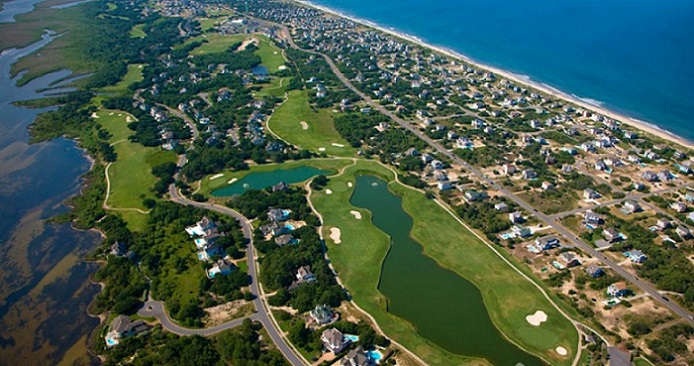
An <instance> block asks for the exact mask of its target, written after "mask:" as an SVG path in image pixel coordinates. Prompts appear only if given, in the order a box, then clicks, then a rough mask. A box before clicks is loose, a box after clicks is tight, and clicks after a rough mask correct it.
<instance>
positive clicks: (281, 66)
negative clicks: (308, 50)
mask: <svg viewBox="0 0 694 366" xmlns="http://www.w3.org/2000/svg"><path fill="white" fill-rule="evenodd" d="M277 69H278V70H286V69H287V66H284V65H280V66H279V67H278V68H277Z"/></svg>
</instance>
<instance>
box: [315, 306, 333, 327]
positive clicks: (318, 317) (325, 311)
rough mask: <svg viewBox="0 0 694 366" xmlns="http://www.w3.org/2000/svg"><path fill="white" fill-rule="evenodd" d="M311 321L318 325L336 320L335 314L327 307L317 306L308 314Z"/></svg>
mask: <svg viewBox="0 0 694 366" xmlns="http://www.w3.org/2000/svg"><path fill="white" fill-rule="evenodd" d="M309 315H310V316H311V319H313V321H315V322H316V323H318V324H328V323H330V322H332V321H333V320H335V319H337V314H335V313H334V312H333V309H331V308H330V306H328V305H325V304H323V305H318V306H316V308H315V309H313V310H311V312H310V313H309Z"/></svg>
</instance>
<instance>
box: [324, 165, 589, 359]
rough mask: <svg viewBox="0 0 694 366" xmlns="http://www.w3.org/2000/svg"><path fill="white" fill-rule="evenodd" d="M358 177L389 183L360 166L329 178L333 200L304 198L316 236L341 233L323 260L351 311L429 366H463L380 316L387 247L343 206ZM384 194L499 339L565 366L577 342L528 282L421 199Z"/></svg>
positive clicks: (376, 169)
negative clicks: (473, 296) (316, 221)
mask: <svg viewBox="0 0 694 366" xmlns="http://www.w3.org/2000/svg"><path fill="white" fill-rule="evenodd" d="M366 171H368V172H369V173H376V174H377V175H379V176H381V177H384V178H390V179H389V180H392V176H393V174H392V172H390V171H388V170H387V169H385V168H384V167H382V166H380V165H379V164H377V163H375V162H368V161H360V162H359V163H358V164H357V165H356V166H354V167H349V168H347V169H346V170H345V172H344V174H342V175H340V176H338V177H333V178H331V182H330V183H329V184H328V186H327V188H329V189H330V190H331V191H332V192H333V193H332V194H331V195H326V194H325V191H322V192H314V193H313V194H312V195H311V201H312V202H313V204H314V205H315V207H316V209H317V210H318V211H319V212H320V213H321V214H322V215H323V221H324V226H323V228H324V229H323V230H324V233H323V234H324V236H326V237H327V236H328V234H329V231H328V230H329V228H330V227H334V226H336V227H340V229H341V231H342V235H341V241H342V244H339V245H335V244H333V243H332V241H331V240H328V256H329V257H330V259H331V261H332V263H333V265H334V266H335V269H336V270H337V272H338V274H339V276H340V278H341V279H342V281H343V282H344V283H345V285H346V287H347V289H348V290H349V291H350V293H351V294H352V296H353V297H354V299H355V301H356V302H357V303H358V304H359V306H361V307H362V308H364V309H365V310H366V311H368V312H369V313H370V314H371V315H373V316H374V317H375V318H376V319H377V321H378V323H379V325H380V326H381V327H382V328H383V330H384V331H385V332H386V333H387V334H388V335H389V336H390V337H392V338H393V339H395V340H397V341H398V342H400V343H402V344H403V345H404V346H405V347H407V348H409V349H410V350H412V351H413V352H415V353H416V354H418V355H419V356H420V357H422V358H423V359H424V360H425V361H427V362H429V363H432V364H460V363H464V362H469V361H470V360H468V359H465V358H463V357H461V356H458V355H454V354H451V353H449V352H447V351H444V350H443V349H441V348H439V347H437V346H435V345H433V344H431V343H429V342H428V341H427V340H426V339H423V338H422V337H420V336H419V335H418V334H417V333H416V332H415V331H414V330H413V329H412V327H411V326H410V325H409V324H408V323H406V322H405V321H404V320H402V319H399V318H397V317H395V316H393V315H391V314H389V313H388V312H387V311H386V307H385V304H386V299H385V297H384V296H383V295H382V294H381V293H380V292H379V291H378V290H377V284H378V279H379V276H380V268H381V262H382V260H383V258H385V255H386V251H387V249H388V246H389V239H388V238H387V237H386V235H385V234H384V233H382V232H381V231H380V230H378V229H377V228H376V227H375V226H374V225H373V224H371V222H370V213H369V212H365V210H363V209H357V210H358V211H360V212H362V216H363V217H364V219H363V220H355V219H354V218H353V217H352V215H351V214H350V213H349V211H350V210H352V209H355V208H354V207H353V206H351V205H350V204H349V198H350V196H351V194H352V191H353V188H350V187H349V186H348V185H347V182H355V176H356V175H357V174H359V173H363V172H366ZM390 189H391V190H392V191H393V192H394V193H396V194H398V195H399V196H401V197H402V198H403V206H404V209H405V211H406V212H407V213H408V214H410V215H411V216H412V217H413V218H414V228H413V232H412V233H411V234H412V236H413V238H414V239H415V240H417V241H419V242H420V243H423V246H424V253H425V254H426V255H428V256H430V257H431V258H433V259H434V260H436V261H437V262H438V263H439V264H440V265H441V266H442V267H444V268H447V269H450V270H453V271H454V272H456V273H458V274H459V275H461V276H463V277H464V278H466V279H468V280H469V281H471V282H472V283H473V284H475V285H476V286H477V287H478V288H479V289H480V290H481V292H482V295H483V298H484V302H485V305H486V306H487V309H488V311H489V313H490V316H491V318H492V320H493V321H494V324H495V325H496V326H497V327H498V328H499V329H500V330H501V332H502V333H503V334H505V335H506V336H507V337H508V338H510V339H511V340H513V341H514V342H516V343H517V344H520V345H521V346H522V347H523V348H525V349H527V350H529V351H531V352H533V353H535V354H537V355H541V356H542V357H544V358H545V359H547V360H549V361H550V362H551V363H552V364H558V365H568V364H571V361H572V360H573V356H574V355H575V353H576V351H577V350H576V345H577V344H578V334H577V333H576V331H575V329H574V327H573V326H572V325H571V323H570V322H569V321H568V320H567V319H566V318H564V317H562V316H561V315H560V314H559V312H558V311H557V310H555V309H554V307H552V306H551V305H550V303H549V302H548V301H547V300H546V299H545V298H544V297H543V296H542V294H541V293H540V292H539V291H538V290H537V289H536V288H535V287H534V286H533V285H532V284H531V283H530V282H528V281H527V280H525V279H524V278H522V277H521V276H520V275H519V274H517V273H516V272H515V271H514V270H513V269H512V268H511V267H510V266H508V265H507V264H506V263H504V262H503V261H502V260H501V259H500V258H499V257H498V256H497V255H496V254H495V253H494V252H493V251H492V250H491V249H489V248H488V247H487V246H486V245H485V244H484V243H483V242H482V241H480V240H479V239H477V238H476V237H475V236H474V235H473V234H472V233H471V232H469V231H467V230H466V229H465V228H464V227H462V225H461V224H460V223H458V222H457V221H456V220H455V218H454V217H452V216H451V215H450V214H448V213H447V212H446V211H445V210H444V209H443V208H442V207H440V206H439V205H438V204H436V203H435V202H434V201H432V200H428V199H426V198H425V196H424V195H423V194H422V193H420V192H418V191H415V190H412V189H409V188H407V187H404V186H402V185H400V184H398V183H393V182H392V183H390ZM536 310H542V311H544V312H545V313H546V314H547V315H548V320H547V322H545V323H543V324H542V325H541V326H539V327H534V326H531V325H530V324H529V323H528V322H527V321H526V320H525V317H526V316H527V315H529V314H532V313H534V312H535V311H536ZM558 345H562V346H563V347H565V348H566V349H567V350H569V356H568V357H566V358H560V357H559V356H558V355H557V354H556V352H554V348H555V347H556V346H558Z"/></svg>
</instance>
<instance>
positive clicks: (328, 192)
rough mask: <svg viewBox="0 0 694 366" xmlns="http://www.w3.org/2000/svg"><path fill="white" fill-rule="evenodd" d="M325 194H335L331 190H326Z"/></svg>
mask: <svg viewBox="0 0 694 366" xmlns="http://www.w3.org/2000/svg"><path fill="white" fill-rule="evenodd" d="M325 194H333V191H331V190H329V189H326V190H325Z"/></svg>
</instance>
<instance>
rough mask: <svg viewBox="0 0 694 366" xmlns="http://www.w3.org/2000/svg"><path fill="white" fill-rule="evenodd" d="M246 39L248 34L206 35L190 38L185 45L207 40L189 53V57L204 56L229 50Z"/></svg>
mask: <svg viewBox="0 0 694 366" xmlns="http://www.w3.org/2000/svg"><path fill="white" fill-rule="evenodd" d="M247 38H249V35H248V34H234V35H221V34H217V33H206V34H203V35H201V36H198V37H195V38H191V39H189V40H187V41H186V43H192V42H195V41H204V40H207V43H204V44H202V45H201V46H200V47H197V48H196V49H194V50H192V51H191V52H190V54H191V55H204V54H208V53H219V52H224V51H226V50H227V49H229V47H231V45H233V44H235V43H239V42H243V41H244V40H245V39H247Z"/></svg>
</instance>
